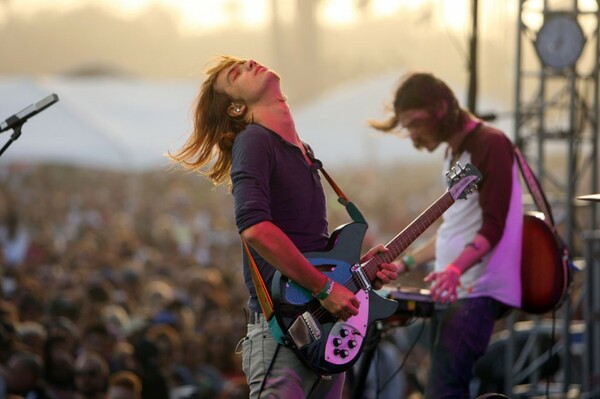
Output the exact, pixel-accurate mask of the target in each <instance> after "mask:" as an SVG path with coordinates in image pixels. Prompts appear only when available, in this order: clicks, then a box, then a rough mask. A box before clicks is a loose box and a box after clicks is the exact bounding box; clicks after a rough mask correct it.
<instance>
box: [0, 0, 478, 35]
mask: <svg viewBox="0 0 600 399" xmlns="http://www.w3.org/2000/svg"><path fill="white" fill-rule="evenodd" d="M276 1H277V7H278V13H279V15H280V17H281V18H282V19H283V20H284V21H285V20H291V19H293V18H294V9H295V0H276ZM457 1H459V2H461V0H452V1H447V0H433V3H436V7H438V8H440V9H441V10H442V11H441V13H442V15H443V19H444V20H445V21H446V22H447V25H448V26H449V27H451V28H455V29H463V28H464V26H465V24H466V21H467V14H468V9H467V7H457V6H456V5H457ZM4 2H5V3H6V4H7V5H8V7H7V8H9V9H10V12H14V13H16V14H20V15H34V14H36V13H39V12H45V11H57V10H60V11H64V12H69V11H73V10H76V9H78V8H81V7H82V3H83V2H81V1H79V0H53V1H52V2H48V1H46V0H4ZM431 2H432V1H431V0H410V1H406V0H370V1H363V2H362V3H364V6H362V7H357V6H356V5H357V4H358V3H360V2H355V1H348V0H321V1H320V2H319V6H318V11H317V17H318V20H319V22H320V23H323V24H326V25H338V26H343V25H348V24H352V23H355V22H356V21H357V20H358V18H359V15H358V12H359V11H360V12H363V13H364V12H366V13H368V14H369V15H371V16H372V17H374V18H385V17H389V16H392V15H394V14H395V13H397V12H400V11H402V12H411V11H414V10H415V9H418V8H420V7H421V6H423V4H426V3H431ZM84 4H85V6H87V7H89V6H92V5H93V6H97V7H100V8H103V9H106V10H108V11H110V12H112V13H114V14H115V15H118V16H120V17H124V18H127V17H135V16H136V15H139V14H140V13H142V12H144V11H145V10H147V9H148V8H149V7H153V6H154V7H156V6H160V7H164V8H168V9H169V10H171V11H173V13H174V14H175V15H176V17H177V20H178V22H179V26H180V29H181V32H184V33H198V32H203V31H207V30H211V29H219V28H223V27H226V26H230V24H232V23H235V24H237V25H238V26H240V27H250V28H252V27H254V28H261V27H264V26H265V25H266V24H267V23H268V21H269V20H270V18H271V15H270V13H271V12H272V0H244V1H235V0H196V1H189V0H127V1H122V0H87V1H86V2H85V3H84ZM0 15H3V18H6V17H7V13H6V10H5V12H4V13H2V14H0Z"/></svg>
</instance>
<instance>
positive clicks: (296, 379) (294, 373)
mask: <svg viewBox="0 0 600 399" xmlns="http://www.w3.org/2000/svg"><path fill="white" fill-rule="evenodd" d="M278 347H279V348H278ZM273 357H275V360H274V361H273ZM242 362H243V363H242V368H243V370H244V373H245V374H246V379H247V381H248V386H249V387H250V399H258V398H261V399H271V398H283V399H301V398H314V399H317V398H318V399H339V398H341V397H342V390H343V387H344V377H345V375H344V374H337V375H332V376H324V377H321V376H318V375H316V374H315V373H314V372H313V371H312V370H311V369H309V368H308V367H306V366H305V365H304V364H303V363H302V362H301V361H300V359H298V357H296V355H295V353H294V352H293V351H292V350H291V349H289V348H287V347H285V346H283V345H278V344H277V342H276V341H275V340H274V339H273V336H272V335H271V331H270V330H269V326H268V324H267V322H266V321H265V318H264V316H263V315H262V314H261V315H260V317H258V322H257V323H255V324H248V333H247V335H246V337H245V338H244V340H243V342H242ZM267 373H268V375H267ZM265 375H266V380H265V382H264V384H263V380H264V379H265ZM263 385H264V386H263ZM261 388H262V389H261Z"/></svg>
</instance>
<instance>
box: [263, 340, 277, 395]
mask: <svg viewBox="0 0 600 399" xmlns="http://www.w3.org/2000/svg"><path fill="white" fill-rule="evenodd" d="M279 348H281V344H277V348H275V353H273V358H272V359H271V363H269V368H268V369H267V371H266V372H265V377H264V378H263V380H262V383H261V384H260V389H259V390H258V399H260V395H262V391H263V389H265V384H266V382H267V377H268V376H269V373H270V372H271V369H272V368H273V365H274V364H275V358H276V357H277V353H279Z"/></svg>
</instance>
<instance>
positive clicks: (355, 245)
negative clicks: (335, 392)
mask: <svg viewBox="0 0 600 399" xmlns="http://www.w3.org/2000/svg"><path fill="white" fill-rule="evenodd" d="M366 229H367V225H366V224H363V223H350V224H347V225H344V226H342V227H340V228H339V229H338V230H336V231H335V232H334V234H333V235H332V237H331V242H332V244H333V246H332V247H331V249H330V250H328V251H324V252H312V253H305V254H304V256H305V257H306V258H307V259H308V260H309V261H310V262H311V263H312V265H313V266H315V267H316V268H318V269H319V270H321V271H322V272H323V273H324V274H326V275H327V276H328V277H330V278H331V279H332V280H333V281H334V282H335V283H336V284H341V285H345V286H346V287H347V288H349V289H351V290H352V291H354V292H355V295H356V298H357V299H358V300H359V301H360V307H359V313H358V315H356V316H352V317H350V318H349V319H348V320H346V321H342V320H337V319H335V318H334V317H333V316H332V315H331V313H329V312H327V311H326V310H325V309H324V308H323V307H322V306H321V304H320V302H319V301H318V300H317V299H315V298H314V297H313V296H312V295H311V293H310V292H308V291H307V290H305V289H304V288H302V287H301V286H299V285H298V284H296V283H294V282H293V281H290V280H288V279H287V278H286V277H284V276H283V275H282V274H280V273H276V275H275V278H274V280H273V302H274V304H275V316H274V317H275V318H276V319H277V324H278V326H279V327H281V329H282V330H283V331H286V332H287V333H286V334H284V333H282V334H281V335H280V337H279V338H280V340H281V341H283V343H285V344H287V345H289V346H290V347H292V349H293V350H294V351H295V352H296V353H297V355H298V357H299V358H300V359H302V360H303V361H304V363H305V364H306V365H307V366H308V367H310V368H312V369H313V370H314V371H315V372H317V373H319V374H336V373H340V372H343V371H345V370H347V369H348V368H349V367H351V366H352V365H353V364H354V363H355V362H356V360H358V358H359V355H360V353H361V349H362V348H363V346H364V343H365V342H364V340H365V338H366V336H367V330H368V327H369V326H370V325H372V323H373V322H375V321H377V320H382V319H385V318H388V317H390V316H391V315H393V314H394V312H395V311H396V309H397V308H398V304H397V303H396V302H395V301H392V300H389V299H385V298H383V297H382V296H380V295H378V294H377V293H375V292H374V291H373V290H363V289H360V285H359V284H358V281H356V276H355V273H354V271H353V270H352V266H353V265H357V264H358V262H359V259H360V250H361V246H362V241H363V236H364V234H365V231H366ZM271 329H273V328H271ZM273 335H274V336H275V338H278V337H277V335H278V334H276V333H274V334H273Z"/></svg>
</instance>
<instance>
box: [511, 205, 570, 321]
mask: <svg viewBox="0 0 600 399" xmlns="http://www.w3.org/2000/svg"><path fill="white" fill-rule="evenodd" d="M542 217H543V216H542ZM522 245H523V247H522V250H521V285H522V306H521V309H522V310H523V311H525V312H527V313H532V314H542V313H546V312H549V311H551V310H552V309H554V308H555V307H556V306H557V305H558V304H559V303H560V302H561V301H562V299H563V297H564V295H565V294H566V291H567V288H568V285H569V276H568V265H567V263H566V261H565V260H564V259H563V257H562V252H563V251H562V249H561V248H560V247H559V242H558V241H557V239H556V237H555V235H554V233H553V232H552V230H551V229H550V227H549V226H548V225H547V224H546V223H545V222H544V221H543V220H542V219H541V218H540V217H539V216H537V214H536V213H526V214H525V215H524V219H523V244H522Z"/></svg>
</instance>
